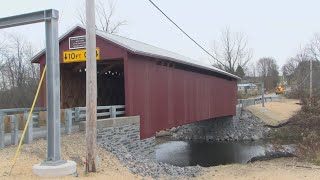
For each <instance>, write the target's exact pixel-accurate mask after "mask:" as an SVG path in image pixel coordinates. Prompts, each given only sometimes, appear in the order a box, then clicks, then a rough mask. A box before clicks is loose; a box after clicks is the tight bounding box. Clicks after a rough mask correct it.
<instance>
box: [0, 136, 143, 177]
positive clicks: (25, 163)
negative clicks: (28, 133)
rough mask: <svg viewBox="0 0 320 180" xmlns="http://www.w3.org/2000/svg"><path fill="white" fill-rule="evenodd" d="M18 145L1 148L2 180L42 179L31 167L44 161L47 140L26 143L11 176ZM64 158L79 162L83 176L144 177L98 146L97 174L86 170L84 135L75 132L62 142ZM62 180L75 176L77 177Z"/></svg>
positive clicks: (80, 175)
mask: <svg viewBox="0 0 320 180" xmlns="http://www.w3.org/2000/svg"><path fill="white" fill-rule="evenodd" d="M15 150H16V146H11V147H8V148H5V149H3V150H0V159H1V160H0V179H39V178H38V177H37V176H35V175H34V174H33V173H32V170H31V168H32V166H33V165H34V164H37V163H40V162H42V161H43V160H44V159H45V157H46V140H43V139H41V140H37V141H35V142H34V143H33V144H31V145H23V146H22V148H21V153H20V155H19V158H18V160H17V163H16V165H15V167H14V169H13V171H12V174H11V176H8V172H9V170H10V167H11V164H12V159H13V156H14V153H15ZM61 153H62V158H63V159H68V160H73V161H75V162H76V163H77V170H78V173H79V177H80V178H81V179H82V178H84V179H142V177H141V176H138V175H134V174H132V173H131V172H130V171H129V170H128V169H127V168H125V167H123V166H122V165H121V164H120V162H119V161H118V160H117V159H116V157H114V156H113V155H112V154H111V153H109V152H107V151H105V150H104V149H102V148H98V156H99V162H98V169H99V172H98V173H95V174H89V175H86V174H85V173H84V165H83V159H84V157H85V136H84V134H81V133H75V134H72V135H69V136H63V138H62V142H61ZM63 179H76V177H74V176H68V177H64V178H63Z"/></svg>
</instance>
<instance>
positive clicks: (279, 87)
mask: <svg viewBox="0 0 320 180" xmlns="http://www.w3.org/2000/svg"><path fill="white" fill-rule="evenodd" d="M283 93H284V87H283V86H281V85H280V86H278V87H277V88H276V94H277V95H278V94H283Z"/></svg>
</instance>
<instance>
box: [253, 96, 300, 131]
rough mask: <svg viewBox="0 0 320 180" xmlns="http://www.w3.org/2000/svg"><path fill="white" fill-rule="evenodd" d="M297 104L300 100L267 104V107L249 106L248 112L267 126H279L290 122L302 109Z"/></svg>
mask: <svg viewBox="0 0 320 180" xmlns="http://www.w3.org/2000/svg"><path fill="white" fill-rule="evenodd" d="M297 103H299V100H292V99H284V100H282V101H281V102H267V103H265V107H262V106H261V104H257V105H253V106H249V107H247V110H249V111H250V112H252V113H253V114H254V115H255V116H257V117H258V118H260V119H261V120H262V121H263V122H264V123H266V124H267V125H270V126H277V125H279V124H282V123H285V122H286V121H288V119H289V118H290V117H292V116H293V115H294V114H295V113H296V112H297V111H299V110H300V109H301V105H299V104H297Z"/></svg>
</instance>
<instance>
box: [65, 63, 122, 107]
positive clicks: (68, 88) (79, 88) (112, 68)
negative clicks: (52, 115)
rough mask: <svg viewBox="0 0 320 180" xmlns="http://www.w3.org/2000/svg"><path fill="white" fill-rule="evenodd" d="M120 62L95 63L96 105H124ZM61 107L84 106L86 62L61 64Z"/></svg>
mask: <svg viewBox="0 0 320 180" xmlns="http://www.w3.org/2000/svg"><path fill="white" fill-rule="evenodd" d="M123 70H124V68H123V61H122V60H105V61H104V60H98V61H97V91H98V92H97V105H98V106H108V105H124V104H125V95H124V73H123V72H124V71H123ZM60 71H61V106H62V108H63V109H65V108H72V107H84V106H86V62H80V63H63V64H61V70H60Z"/></svg>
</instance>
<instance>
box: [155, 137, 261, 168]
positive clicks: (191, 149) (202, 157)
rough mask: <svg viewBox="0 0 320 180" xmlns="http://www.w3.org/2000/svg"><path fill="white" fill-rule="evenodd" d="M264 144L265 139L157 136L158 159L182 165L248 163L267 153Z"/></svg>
mask: <svg viewBox="0 0 320 180" xmlns="http://www.w3.org/2000/svg"><path fill="white" fill-rule="evenodd" d="M264 144H265V142H263V141H237V142H192V141H171V140H169V139H167V138H157V145H156V159H157V161H159V162H164V163H167V164H171V165H175V166H181V167H184V166H196V165H200V166H203V167H209V166H217V165H223V164H232V163H247V162H248V161H249V160H250V159H251V158H253V157H256V156H262V155H264V154H265V150H266V148H265V146H264Z"/></svg>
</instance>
